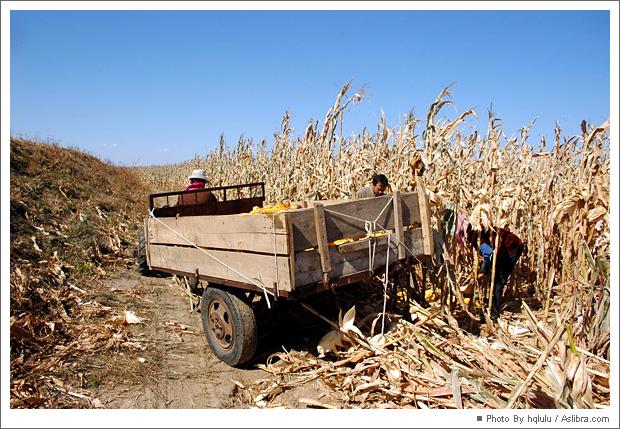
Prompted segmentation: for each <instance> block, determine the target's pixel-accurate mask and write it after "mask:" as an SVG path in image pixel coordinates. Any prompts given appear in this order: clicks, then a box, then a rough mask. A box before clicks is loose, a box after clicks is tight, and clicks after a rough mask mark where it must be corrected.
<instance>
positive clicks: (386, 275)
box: [381, 232, 392, 335]
mask: <svg viewBox="0 0 620 429" xmlns="http://www.w3.org/2000/svg"><path fill="white" fill-rule="evenodd" d="M391 235H392V234H391V233H389V232H388V243H387V256H386V257H385V278H384V279H383V312H382V316H381V335H383V334H384V332H385V307H386V305H387V284H388V276H389V273H390V236H391Z"/></svg>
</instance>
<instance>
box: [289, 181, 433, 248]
mask: <svg viewBox="0 0 620 429" xmlns="http://www.w3.org/2000/svg"><path fill="white" fill-rule="evenodd" d="M390 198H391V196H389V195H385V196H382V197H376V198H366V199H361V200H351V201H346V200H345V201H343V202H341V203H339V204H329V205H328V206H326V207H325V224H326V231H327V240H328V241H330V242H331V241H334V240H338V239H341V238H345V237H355V236H360V235H362V236H363V235H365V232H366V231H365V229H364V223H363V222H360V221H356V220H354V219H351V218H349V217H346V216H341V215H338V214H335V213H332V211H333V212H337V213H340V214H343V215H347V216H353V217H355V218H358V219H369V220H374V219H375V218H377V216H379V214H380V213H381V211H382V210H383V209H384V208H385V210H384V211H383V213H381V215H380V216H379V218H378V219H377V225H381V226H382V227H383V228H386V229H394V207H393V205H392V204H391V203H390V204H389V205H388V206H387V207H386V204H388V202H389V201H390ZM401 201H402V205H401V207H402V219H403V225H404V226H405V227H406V226H410V225H413V226H419V225H420V224H421V218H420V207H419V201H418V193H417V192H407V193H403V194H401ZM290 216H291V217H292V224H293V241H294V244H295V251H296V252H297V251H301V250H305V249H308V248H311V247H316V246H317V235H316V229H315V226H314V212H313V209H311V208H308V209H301V210H296V211H294V212H291V213H290Z"/></svg>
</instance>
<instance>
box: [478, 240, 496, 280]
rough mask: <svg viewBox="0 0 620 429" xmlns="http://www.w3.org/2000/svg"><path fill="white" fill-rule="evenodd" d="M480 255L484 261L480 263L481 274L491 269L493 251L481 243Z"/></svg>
mask: <svg viewBox="0 0 620 429" xmlns="http://www.w3.org/2000/svg"><path fill="white" fill-rule="evenodd" d="M480 254H481V255H482V258H483V259H484V260H483V261H482V268H481V270H482V272H484V273H486V272H488V271H489V269H490V268H491V260H492V259H493V249H492V248H491V246H489V245H488V244H487V243H482V244H481V245H480Z"/></svg>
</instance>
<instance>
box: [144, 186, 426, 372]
mask: <svg viewBox="0 0 620 429" xmlns="http://www.w3.org/2000/svg"><path fill="white" fill-rule="evenodd" d="M206 193H211V194H212V195H215V196H216V197H217V199H218V201H217V202H201V201H206V200H207V198H204V197H205V195H201V194H206ZM263 202H264V184H263V183H252V184H244V185H235V186H226V187H217V188H209V189H205V190H201V191H184V192H168V193H160V194H152V195H150V207H149V208H150V214H151V215H150V216H149V217H148V218H147V219H146V220H145V223H144V233H143V238H142V240H141V250H140V252H139V255H140V256H141V258H142V261H141V263H142V265H141V266H142V268H143V271H147V270H154V271H164V272H169V273H173V274H176V275H181V276H187V277H190V278H193V279H195V280H196V281H198V280H200V281H203V283H206V284H207V285H208V286H207V287H206V288H205V290H204V294H203V299H202V301H201V315H202V320H203V327H204V330H205V334H206V336H207V340H208V342H209V345H210V346H211V348H212V349H213V351H214V353H215V354H216V355H217V356H218V357H219V358H220V359H221V360H223V361H225V362H227V363H228V364H230V365H240V364H243V363H245V362H247V361H248V360H250V359H251V358H252V356H253V355H254V352H255V350H256V319H255V315H254V313H253V311H252V307H251V306H250V303H251V302H252V298H253V297H254V296H255V295H263V296H265V297H266V298H265V299H268V300H272V301H273V300H278V299H302V298H303V297H305V296H308V295H309V294H313V293H317V292H320V291H322V290H325V289H328V288H331V287H337V286H340V285H343V284H348V283H352V282H356V281H360V280H363V279H367V278H369V277H370V276H371V275H372V274H373V272H374V271H375V270H379V269H380V270H385V266H386V262H387V260H388V259H389V265H390V267H391V266H395V267H397V265H398V264H399V263H400V262H402V261H404V260H405V259H407V258H412V257H419V256H423V255H430V254H431V251H432V249H433V242H432V232H431V228H430V223H429V209H428V200H427V196H426V193H425V191H424V189H423V188H422V187H421V186H420V187H418V189H417V192H405V193H401V192H398V191H397V192H395V193H393V194H390V195H385V196H382V197H376V198H368V199H362V200H329V201H309V202H305V203H302V205H305V206H306V207H305V208H300V209H295V210H288V211H284V212H279V213H274V214H249V213H248V212H250V211H251V210H252V208H253V207H254V206H262V204H263ZM385 231H389V232H390V233H389V234H386V235H380V234H381V233H383V234H385ZM369 233H375V234H374V235H375V237H368V236H369V235H370V234H369ZM376 233H379V234H376ZM351 237H352V238H354V239H356V240H355V241H352V242H346V243H342V244H338V243H339V242H341V241H343V239H345V238H351ZM388 238H389V239H390V245H389V246H388ZM334 242H335V243H334ZM369 245H370V246H369ZM388 247H389V254H388ZM369 249H372V253H369ZM373 255H374V256H373ZM248 292H249V293H248Z"/></svg>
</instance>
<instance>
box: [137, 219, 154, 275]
mask: <svg viewBox="0 0 620 429" xmlns="http://www.w3.org/2000/svg"><path fill="white" fill-rule="evenodd" d="M138 272H139V273H140V275H143V276H150V275H152V274H153V271H151V270H150V269H149V264H148V262H146V239H145V238H144V230H143V229H140V230H139V231H138Z"/></svg>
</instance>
